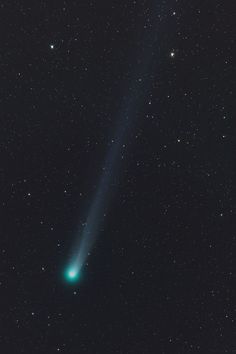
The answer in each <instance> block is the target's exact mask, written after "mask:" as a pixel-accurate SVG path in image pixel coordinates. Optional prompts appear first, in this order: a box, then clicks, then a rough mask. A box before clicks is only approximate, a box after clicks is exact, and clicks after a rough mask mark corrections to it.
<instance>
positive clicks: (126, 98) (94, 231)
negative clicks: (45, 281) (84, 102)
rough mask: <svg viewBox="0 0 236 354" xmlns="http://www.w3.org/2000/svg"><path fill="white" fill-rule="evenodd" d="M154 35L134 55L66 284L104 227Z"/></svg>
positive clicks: (144, 86)
mask: <svg viewBox="0 0 236 354" xmlns="http://www.w3.org/2000/svg"><path fill="white" fill-rule="evenodd" d="M155 39H156V38H155V33H154V34H153V35H151V36H149V37H148V38H146V39H145V41H144V42H143V43H144V44H143V46H142V47H141V48H140V53H136V57H135V62H136V63H137V64H136V65H134V66H133V67H134V70H133V73H132V75H130V78H129V80H128V82H127V83H126V88H127V89H126V90H125V91H126V92H125V94H124V95H123V98H122V99H121V103H120V109H119V112H118V114H117V116H115V117H114V121H115V122H116V127H115V129H114V132H115V134H114V136H113V137H111V140H110V141H111V143H110V144H109V146H108V152H107V156H106V157H105V159H104V164H103V166H101V167H102V168H101V171H102V172H101V175H100V179H99V181H98V183H97V189H96V191H95V194H94V196H93V198H92V201H91V204H90V208H89V210H88V216H87V219H86V222H85V223H84V227H83V229H82V230H80V231H79V232H78V235H77V236H76V242H75V245H74V249H73V256H71V259H70V262H69V265H68V267H67V269H66V271H65V277H66V280H67V281H69V282H77V281H78V280H79V279H80V274H81V270H82V268H83V266H84V265H85V263H86V262H87V258H88V255H89V254H90V252H91V250H92V248H93V246H94V244H95V242H96V240H97V237H98V235H99V234H100V233H101V231H102V227H103V225H104V221H105V220H104V219H105V218H104V215H106V213H107V210H108V207H109V203H110V200H111V195H112V193H113V192H114V190H115V187H116V185H117V180H118V178H119V175H120V173H121V171H122V162H123V160H122V157H123V148H124V146H126V142H127V140H128V137H129V135H130V134H131V132H132V128H133V127H134V122H135V117H137V115H138V114H139V109H140V107H142V104H143V103H144V98H145V97H147V89H148V88H149V86H150V81H151V77H152V75H150V70H152V68H151V67H152V62H153V61H152V56H153V53H154V52H155V48H156V47H155ZM153 65H154V64H153Z"/></svg>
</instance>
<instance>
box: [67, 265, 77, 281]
mask: <svg viewBox="0 0 236 354" xmlns="http://www.w3.org/2000/svg"><path fill="white" fill-rule="evenodd" d="M65 278H66V280H68V281H71V282H72V281H77V280H78V278H79V272H78V270H77V269H75V268H70V269H68V270H67V271H66V272H65Z"/></svg>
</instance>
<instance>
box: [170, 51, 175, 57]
mask: <svg viewBox="0 0 236 354" xmlns="http://www.w3.org/2000/svg"><path fill="white" fill-rule="evenodd" d="M170 57H171V58H174V57H175V52H174V51H173V50H172V52H170Z"/></svg>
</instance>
